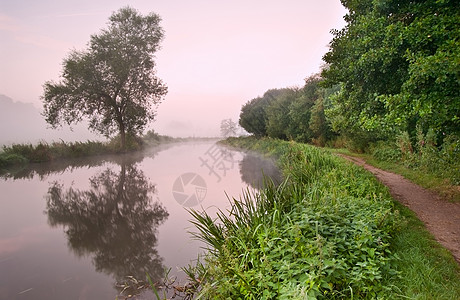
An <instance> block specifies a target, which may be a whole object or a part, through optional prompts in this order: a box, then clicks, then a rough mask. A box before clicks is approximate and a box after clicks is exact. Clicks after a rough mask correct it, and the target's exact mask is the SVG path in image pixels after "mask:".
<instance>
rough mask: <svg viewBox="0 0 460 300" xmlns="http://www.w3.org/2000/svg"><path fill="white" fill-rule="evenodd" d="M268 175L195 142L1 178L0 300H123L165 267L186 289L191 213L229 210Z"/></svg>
mask: <svg viewBox="0 0 460 300" xmlns="http://www.w3.org/2000/svg"><path fill="white" fill-rule="evenodd" d="M262 169H263V173H264V174H265V175H268V176H270V177H272V178H274V179H276V180H279V178H280V175H279V173H278V171H277V169H276V167H275V166H274V165H273V163H272V162H271V161H269V160H266V159H262V158H260V157H258V156H257V155H254V154H251V153H244V152H240V151H236V150H234V149H229V148H226V147H224V146H220V145H217V144H216V143H215V142H212V141H205V142H196V141H195V142H186V143H172V144H164V145H160V146H157V147H153V148H151V149H148V150H146V151H143V152H138V153H134V154H127V155H116V156H104V157H91V158H85V159H80V160H72V161H61V162H53V163H46V164H37V165H32V166H31V167H30V168H27V169H25V170H21V171H20V172H16V173H13V174H4V175H3V176H2V178H1V179H0V299H34V300H36V299H47V300H53V299H81V300H84V299H116V298H117V297H118V299H123V297H122V296H119V293H120V291H121V289H122V288H120V287H119V286H118V287H117V285H119V284H120V283H123V282H126V281H127V280H128V279H127V278H128V277H127V276H133V277H134V278H144V277H145V273H146V272H148V273H149V274H150V276H151V277H152V278H153V280H160V279H161V278H163V275H164V270H170V273H169V275H170V276H172V277H174V278H177V281H176V282H177V284H181V283H183V282H184V281H185V275H184V273H183V271H182V270H181V267H184V266H186V265H187V264H189V263H190V262H191V261H193V260H195V259H196V258H197V256H198V254H199V253H200V252H202V251H203V250H202V246H203V244H202V243H201V242H199V241H197V240H195V239H193V238H192V235H191V234H190V232H191V231H195V229H194V227H193V226H192V225H191V224H190V222H189V220H190V219H191V216H190V214H189V212H188V211H187V209H190V208H193V209H195V210H206V211H207V212H208V213H209V214H211V215H212V214H215V213H216V211H217V210H218V209H220V210H224V211H225V210H226V209H228V208H229V207H230V204H229V200H228V199H227V196H226V195H229V196H230V197H234V198H236V199H238V197H239V195H241V193H242V191H243V190H245V189H252V188H254V187H256V186H257V182H259V183H260V180H261V178H262ZM140 298H147V296H145V295H144V296H142V295H141V296H140Z"/></svg>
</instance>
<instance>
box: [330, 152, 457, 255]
mask: <svg viewBox="0 0 460 300" xmlns="http://www.w3.org/2000/svg"><path fill="white" fill-rule="evenodd" d="M339 155H340V156H341V157H343V158H345V159H347V160H349V161H351V162H353V163H355V164H357V165H360V166H362V167H364V168H365V169H366V170H368V171H370V172H371V173H372V174H374V175H375V177H377V179H378V180H380V181H381V182H382V183H383V184H385V185H386V186H388V188H389V189H390V193H391V195H392V196H393V197H394V198H395V199H396V200H398V201H399V202H401V203H402V204H403V205H405V206H407V207H409V208H410V209H411V210H412V211H413V212H414V213H415V214H416V215H417V217H418V218H419V219H420V220H421V221H422V222H423V223H425V225H426V227H427V229H428V230H429V231H430V232H431V234H433V235H434V237H435V239H436V240H437V241H438V242H439V243H440V244H441V245H443V246H444V247H446V248H447V249H448V250H449V251H451V252H452V255H453V256H454V258H455V259H456V260H457V262H458V263H459V264H460V203H451V202H447V201H445V200H442V199H441V198H440V197H439V196H438V195H437V194H436V193H434V192H431V191H428V190H426V189H424V188H422V187H420V186H418V185H416V184H414V183H412V182H411V181H409V180H407V179H405V178H404V177H402V176H401V175H398V174H394V173H391V172H387V171H384V170H381V169H378V168H375V167H373V166H371V165H369V164H367V163H366V162H365V161H364V160H363V159H361V158H357V157H351V156H347V155H343V154H339Z"/></svg>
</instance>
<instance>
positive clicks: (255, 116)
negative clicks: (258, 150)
mask: <svg viewBox="0 0 460 300" xmlns="http://www.w3.org/2000/svg"><path fill="white" fill-rule="evenodd" d="M286 90H287V89H271V90H268V91H266V92H265V93H264V95H263V96H262V97H257V98H254V99H252V100H250V101H248V102H246V104H244V105H243V107H242V108H241V113H240V120H239V124H240V126H241V127H243V128H244V129H245V130H246V131H247V132H249V133H252V134H254V135H255V136H258V137H261V136H266V135H267V118H268V116H267V108H268V107H269V106H270V104H271V103H273V102H275V101H276V100H277V99H278V98H279V97H281V95H283V94H284V93H285V92H286Z"/></svg>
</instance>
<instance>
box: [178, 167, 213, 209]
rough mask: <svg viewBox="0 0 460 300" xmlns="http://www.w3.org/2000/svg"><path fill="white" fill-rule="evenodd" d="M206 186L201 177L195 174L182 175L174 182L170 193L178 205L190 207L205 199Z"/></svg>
mask: <svg viewBox="0 0 460 300" xmlns="http://www.w3.org/2000/svg"><path fill="white" fill-rule="evenodd" d="M206 192H207V186H206V182H205V181H204V179H203V177H201V176H200V175H198V174H196V173H184V174H182V175H181V176H179V177H177V179H176V180H175V181H174V184H173V188H172V193H173V196H174V199H175V200H176V201H177V203H179V204H180V205H183V206H186V207H192V206H196V205H198V204H200V203H201V202H202V201H203V200H204V198H205V197H206Z"/></svg>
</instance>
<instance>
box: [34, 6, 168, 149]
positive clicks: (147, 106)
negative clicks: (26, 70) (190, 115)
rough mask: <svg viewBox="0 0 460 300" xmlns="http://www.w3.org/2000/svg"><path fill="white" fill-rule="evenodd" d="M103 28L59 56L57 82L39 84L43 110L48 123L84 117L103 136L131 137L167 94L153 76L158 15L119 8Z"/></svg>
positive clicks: (160, 35)
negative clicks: (83, 46)
mask: <svg viewBox="0 0 460 300" xmlns="http://www.w3.org/2000/svg"><path fill="white" fill-rule="evenodd" d="M109 20H110V22H109V27H108V29H105V30H103V31H101V33H100V34H98V35H93V36H91V40H90V43H89V45H88V48H87V49H86V50H84V51H75V50H74V51H73V52H72V53H70V55H69V56H68V57H67V58H66V59H65V60H64V63H63V72H62V76H61V77H62V81H60V82H58V83H55V82H46V83H45V85H44V95H43V97H42V99H43V102H44V113H43V115H44V116H45V117H46V121H47V122H48V123H49V124H51V125H52V126H54V127H57V126H61V125H62V123H67V124H71V123H74V122H79V121H81V120H82V119H83V118H88V119H89V128H90V129H92V130H94V131H96V132H99V133H101V134H103V135H105V136H111V135H113V134H114V133H116V132H118V133H119V134H120V138H121V148H122V149H124V148H125V134H126V133H128V134H131V135H133V136H134V135H136V134H139V133H141V132H142V130H143V129H144V127H145V126H146V124H147V123H148V122H149V121H151V120H153V119H154V117H155V108H156V105H157V104H158V103H159V102H160V100H161V99H162V97H163V96H164V95H165V94H166V93H167V88H166V86H165V85H164V84H163V83H162V82H161V80H160V79H158V78H157V77H156V76H155V69H154V67H155V62H154V54H155V52H156V50H157V49H158V48H159V43H160V41H161V40H162V39H163V30H162V28H161V27H160V26H159V22H160V17H159V16H158V15H156V14H154V13H151V14H149V15H147V16H142V15H140V14H139V13H138V12H137V11H136V10H134V9H132V8H129V7H125V8H122V9H120V10H119V11H117V12H115V13H114V14H113V15H112V16H111V17H110V19H109Z"/></svg>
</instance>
